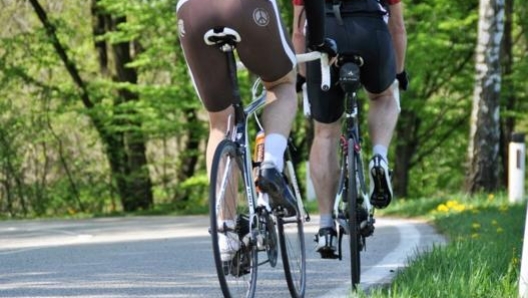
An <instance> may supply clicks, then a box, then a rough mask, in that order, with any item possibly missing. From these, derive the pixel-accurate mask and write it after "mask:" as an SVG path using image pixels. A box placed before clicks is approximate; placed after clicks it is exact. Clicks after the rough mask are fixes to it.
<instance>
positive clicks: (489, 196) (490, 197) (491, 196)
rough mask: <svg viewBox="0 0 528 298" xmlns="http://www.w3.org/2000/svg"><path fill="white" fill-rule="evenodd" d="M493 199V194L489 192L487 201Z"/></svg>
mask: <svg viewBox="0 0 528 298" xmlns="http://www.w3.org/2000/svg"><path fill="white" fill-rule="evenodd" d="M493 199H495V195H494V194H492V193H490V194H489V195H488V201H490V202H491V201H493Z"/></svg>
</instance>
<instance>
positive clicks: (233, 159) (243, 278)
mask: <svg viewBox="0 0 528 298" xmlns="http://www.w3.org/2000/svg"><path fill="white" fill-rule="evenodd" d="M237 150H238V149H237V147H236V144H235V143H234V142H232V141H230V140H223V141H222V142H221V143H220V144H219V145H218V147H217V149H216V151H215V154H214V157H213V162H212V165H211V177H210V190H209V203H210V208H209V215H210V225H211V228H210V233H211V236H212V244H213V255H214V261H215V265H216V271H217V275H218V280H219V282H220V287H221V289H222V293H223V294H224V297H253V296H254V295H255V289H256V283H257V267H258V266H257V264H258V254H257V247H256V245H255V244H254V243H256V242H255V241H254V238H255V237H254V236H253V235H254V233H253V232H252V230H253V229H252V228H251V227H250V226H249V218H248V215H249V209H248V203H247V202H248V199H247V193H246V187H245V183H244V175H243V173H244V171H243V158H242V157H241V156H240V155H238V154H237ZM219 238H223V239H219ZM226 238H228V241H227V243H229V244H230V245H229V246H231V247H233V246H236V244H237V243H238V247H239V249H238V250H236V253H234V255H232V257H231V258H226V257H225V255H226V253H225V251H226V245H222V244H221V243H219V240H220V241H222V240H223V241H224V243H225V239H226ZM222 254H223V255H224V259H223V260H222Z"/></svg>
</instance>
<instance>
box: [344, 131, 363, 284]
mask: <svg viewBox="0 0 528 298" xmlns="http://www.w3.org/2000/svg"><path fill="white" fill-rule="evenodd" d="M347 143H348V144H347V145H348V146H347V147H348V151H347V165H348V181H347V190H348V191H347V201H348V228H349V232H350V234H349V242H350V271H351V281H352V288H353V289H354V290H355V289H356V287H357V285H358V284H359V283H360V274H361V258H360V237H361V234H360V232H359V226H358V224H357V218H358V212H357V206H358V186H357V179H356V175H357V163H356V154H357V153H356V151H355V149H354V148H355V141H354V139H352V138H349V139H348V141H347Z"/></svg>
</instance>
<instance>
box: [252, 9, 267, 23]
mask: <svg viewBox="0 0 528 298" xmlns="http://www.w3.org/2000/svg"><path fill="white" fill-rule="evenodd" d="M253 21H255V24H257V25H259V26H262V27H264V26H267V25H268V24H269V21H270V15H269V13H268V12H267V11H266V10H264V9H262V8H256V9H255V10H254V11H253Z"/></svg>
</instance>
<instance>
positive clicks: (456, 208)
mask: <svg viewBox="0 0 528 298" xmlns="http://www.w3.org/2000/svg"><path fill="white" fill-rule="evenodd" d="M453 209H454V210H455V211H458V212H462V211H464V210H466V206H464V205H461V204H459V205H455V206H453Z"/></svg>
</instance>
